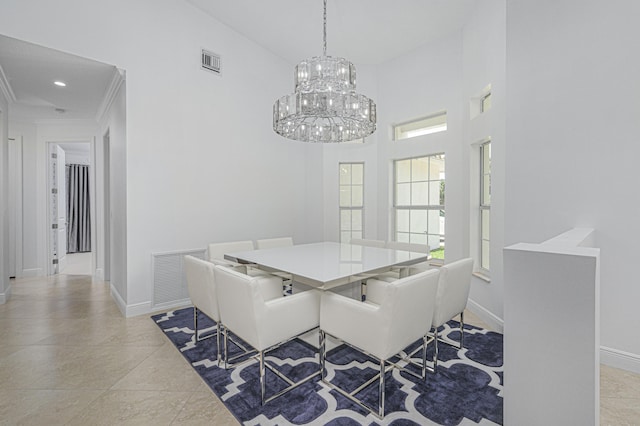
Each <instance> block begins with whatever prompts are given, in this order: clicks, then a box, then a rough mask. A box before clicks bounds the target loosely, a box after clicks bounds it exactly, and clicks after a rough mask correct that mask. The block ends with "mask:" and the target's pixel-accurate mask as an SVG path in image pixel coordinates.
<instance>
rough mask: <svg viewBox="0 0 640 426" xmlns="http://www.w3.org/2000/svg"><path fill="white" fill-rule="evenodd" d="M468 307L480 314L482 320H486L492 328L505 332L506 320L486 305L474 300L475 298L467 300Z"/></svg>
mask: <svg viewBox="0 0 640 426" xmlns="http://www.w3.org/2000/svg"><path fill="white" fill-rule="evenodd" d="M467 309H469V310H470V311H471V312H473V313H474V314H475V315H477V316H478V318H480V319H481V320H482V321H484V322H486V323H487V325H489V326H490V327H491V328H492V329H494V330H495V331H498V332H500V333H502V332H504V320H503V319H502V318H500V317H498V316H496V315H495V314H494V313H492V312H491V311H489V310H488V309H486V308H485V307H484V306H482V305H480V304H478V303H476V302H474V301H473V300H471V299H469V300H467Z"/></svg>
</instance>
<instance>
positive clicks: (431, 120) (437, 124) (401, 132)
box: [393, 111, 447, 140]
mask: <svg viewBox="0 0 640 426" xmlns="http://www.w3.org/2000/svg"><path fill="white" fill-rule="evenodd" d="M445 130H447V112H446V111H443V112H439V113H437V114H433V115H430V116H428V117H423V118H419V119H417V120H413V121H409V122H407V123H402V124H396V125H395V126H393V135H394V136H393V138H394V140H400V139H409V138H413V137H416V136H422V135H428V134H430V133H437V132H443V131H445Z"/></svg>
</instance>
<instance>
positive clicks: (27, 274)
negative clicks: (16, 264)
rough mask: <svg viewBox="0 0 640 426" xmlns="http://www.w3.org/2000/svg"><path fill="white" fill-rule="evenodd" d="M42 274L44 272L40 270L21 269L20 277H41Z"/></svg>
mask: <svg viewBox="0 0 640 426" xmlns="http://www.w3.org/2000/svg"><path fill="white" fill-rule="evenodd" d="M44 275H45V274H44V270H43V269H42V268H30V269H23V270H22V277H23V278H26V277H43V276H44Z"/></svg>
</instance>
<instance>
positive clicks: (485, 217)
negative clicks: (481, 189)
mask: <svg viewBox="0 0 640 426" xmlns="http://www.w3.org/2000/svg"><path fill="white" fill-rule="evenodd" d="M490 217H491V216H490V212H489V210H482V239H483V240H489V239H490V236H491V228H490V226H491V222H490V220H489V218H490Z"/></svg>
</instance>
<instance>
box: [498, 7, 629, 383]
mask: <svg viewBox="0 0 640 426" xmlns="http://www.w3.org/2000/svg"><path fill="white" fill-rule="evenodd" d="M638 16H640V3H638V2H635V1H631V0H626V1H625V0H617V1H612V2H584V1H579V0H563V1H561V2H557V1H555V2H531V1H525V0H514V1H509V2H508V7H507V82H508V84H507V105H508V109H507V112H506V118H507V130H506V139H507V141H508V143H507V146H506V156H507V160H508V161H507V162H506V181H505V244H507V245H509V244H512V243H516V242H521V241H522V242H533V243H535V242H540V241H543V240H545V239H547V238H549V237H551V236H553V235H555V234H558V233H560V232H563V231H565V230H566V229H570V228H573V227H588V228H594V229H596V240H597V241H596V245H597V246H598V247H600V249H601V265H600V266H601V269H600V271H601V299H600V300H601V333H602V334H601V344H602V346H603V347H604V351H603V353H602V361H603V362H605V363H617V365H621V364H623V363H625V362H628V365H627V368H632V366H635V367H633V368H635V369H636V370H638V371H640V339H638V338H637V337H636V336H637V334H636V333H635V330H638V329H639V328H640V316H638V315H637V301H638V300H640V286H638V285H637V282H638V278H637V274H638V272H637V268H636V265H637V263H638V259H637V258H638V256H637V253H638V249H637V241H636V240H637V239H636V236H637V235H640V222H639V221H638V214H639V212H640V198H639V197H638V196H637V191H636V188H635V187H636V182H637V181H638V179H637V175H638V167H637V163H638V161H637V159H638V158H639V157H640V145H639V144H638V143H637V140H638V135H639V134H640V120H638V113H639V112H640V111H639V109H638V99H639V98H640V82H639V80H638V75H640V58H639V57H638V55H637V54H635V53H636V52H637V51H638V47H639V43H638V40H640V27H639V26H638V25H637V17H638ZM505 321H506V322H508V321H509V318H505Z"/></svg>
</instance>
